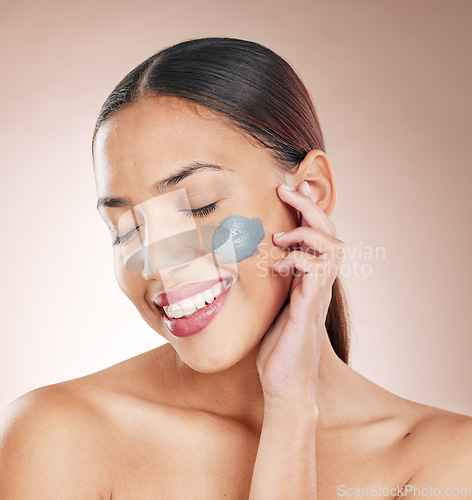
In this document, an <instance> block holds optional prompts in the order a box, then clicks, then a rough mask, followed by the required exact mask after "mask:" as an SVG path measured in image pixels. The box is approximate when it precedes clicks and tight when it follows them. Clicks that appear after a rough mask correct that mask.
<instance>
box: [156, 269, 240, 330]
mask: <svg viewBox="0 0 472 500" xmlns="http://www.w3.org/2000/svg"><path fill="white" fill-rule="evenodd" d="M212 281H213V282H211V281H210V282H208V283H207V284H206V289H203V290H202V286H205V283H203V282H202V283H201V285H200V286H198V285H199V284H190V285H184V287H181V288H180V289H178V290H177V291H175V292H167V293H166V294H161V296H160V297H158V298H156V299H155V300H154V303H155V304H156V305H157V306H158V309H159V311H160V313H161V315H162V318H163V320H164V323H165V324H166V326H167V328H168V329H169V331H170V332H171V333H172V334H173V335H175V336H176V337H188V336H190V335H193V334H195V333H197V332H199V331H200V330H203V329H204V328H205V327H206V326H207V325H208V324H209V323H210V321H211V320H212V319H213V318H214V317H215V316H216V315H217V313H218V312H219V311H220V310H221V308H222V307H223V305H224V303H225V301H226V298H227V296H228V294H229V292H230V288H231V285H232V284H233V281H234V279H233V278H232V277H226V278H223V279H220V280H218V281H217V283H215V280H212ZM209 285H211V286H209ZM196 286H198V288H200V290H199V291H198V293H195V291H196V290H195V287H196ZM190 290H191V291H192V292H193V294H192V295H190V296H189V294H190V293H191V292H190ZM182 295H183V297H182ZM168 299H170V300H168ZM172 299H173V300H172ZM176 299H180V300H176Z"/></svg>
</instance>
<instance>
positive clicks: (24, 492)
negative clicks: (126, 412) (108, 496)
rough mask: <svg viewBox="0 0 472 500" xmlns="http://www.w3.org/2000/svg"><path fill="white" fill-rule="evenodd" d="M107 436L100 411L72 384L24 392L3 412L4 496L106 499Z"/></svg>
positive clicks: (0, 491) (0, 462)
mask: <svg viewBox="0 0 472 500" xmlns="http://www.w3.org/2000/svg"><path fill="white" fill-rule="evenodd" d="M104 438H105V436H104V434H103V425H102V421H101V418H100V416H99V415H98V414H97V412H96V409H95V408H93V406H92V405H91V404H90V402H88V401H87V400H86V399H85V398H83V397H81V395H80V393H78V392H77V391H75V390H74V388H73V386H72V385H71V384H68V383H60V384H54V385H50V386H46V387H41V388H39V389H36V390H34V391H31V392H29V393H27V394H24V395H23V396H21V397H19V398H18V399H16V400H15V401H13V402H12V403H10V405H9V406H8V407H7V408H6V410H5V411H4V412H3V413H2V415H1V420H0V498H2V499H5V500H9V499H13V498H15V499H16V498H38V497H39V498H61V499H68V498H76V497H77V492H78V491H80V492H81V494H83V496H85V497H87V498H91V499H93V498H97V499H100V498H103V494H104V492H106V491H107V485H106V484H105V481H106V478H107V474H106V472H107V471H106V470H105V464H106V463H107V461H106V460H104V459H101V456H103V455H104V454H105V452H106V443H105V442H104ZM84 477H87V481H84Z"/></svg>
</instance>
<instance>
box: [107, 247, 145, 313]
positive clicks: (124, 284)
mask: <svg viewBox="0 0 472 500" xmlns="http://www.w3.org/2000/svg"><path fill="white" fill-rule="evenodd" d="M117 252H118V254H115V255H114V259H113V264H114V271H115V279H116V282H117V284H118V286H119V287H120V290H121V291H122V292H123V293H124V294H125V295H126V296H127V297H128V299H130V300H131V302H133V303H135V302H136V301H137V300H138V299H140V297H142V295H143V293H144V290H145V282H144V283H143V279H142V277H141V275H140V274H137V273H134V272H131V271H129V270H128V269H126V267H125V266H124V264H123V259H122V258H121V254H120V253H119V250H117Z"/></svg>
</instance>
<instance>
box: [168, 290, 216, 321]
mask: <svg viewBox="0 0 472 500" xmlns="http://www.w3.org/2000/svg"><path fill="white" fill-rule="evenodd" d="M222 291H223V287H222V284H221V282H220V283H217V284H216V285H214V286H212V287H211V288H209V289H208V290H205V291H204V292H202V293H197V294H196V295H193V296H192V297H188V298H187V299H183V300H179V302H175V303H174V304H169V305H168V306H164V311H165V313H166V315H167V316H168V317H169V318H181V317H182V316H186V317H188V316H191V315H192V314H193V313H194V312H195V311H198V310H199V309H202V307H205V306H206V305H207V304H211V303H212V302H213V301H214V300H215V299H216V297H218V296H219V295H220V293H221V292H222Z"/></svg>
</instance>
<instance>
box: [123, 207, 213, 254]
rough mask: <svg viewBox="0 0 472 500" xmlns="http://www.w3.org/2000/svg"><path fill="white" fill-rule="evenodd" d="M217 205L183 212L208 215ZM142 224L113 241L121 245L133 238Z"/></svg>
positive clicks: (189, 215)
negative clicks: (133, 234) (132, 235)
mask: <svg viewBox="0 0 472 500" xmlns="http://www.w3.org/2000/svg"><path fill="white" fill-rule="evenodd" d="M217 206H218V202H217V201H215V202H214V203H210V204H209V205H206V206H205V207H202V208H195V209H193V210H181V212H183V213H184V214H185V216H186V217H206V216H207V215H210V214H211V213H212V212H213V211H214V210H216V207H217ZM190 212H191V213H190ZM141 226H142V224H140V225H139V226H138V227H135V228H133V229H131V231H129V232H128V233H126V234H125V235H123V236H118V237H116V238H115V239H114V241H113V246H115V245H121V244H122V243H124V242H125V241H126V240H128V239H129V238H131V234H132V233H133V232H134V231H135V230H137V229H139V228H140V227H141Z"/></svg>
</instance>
